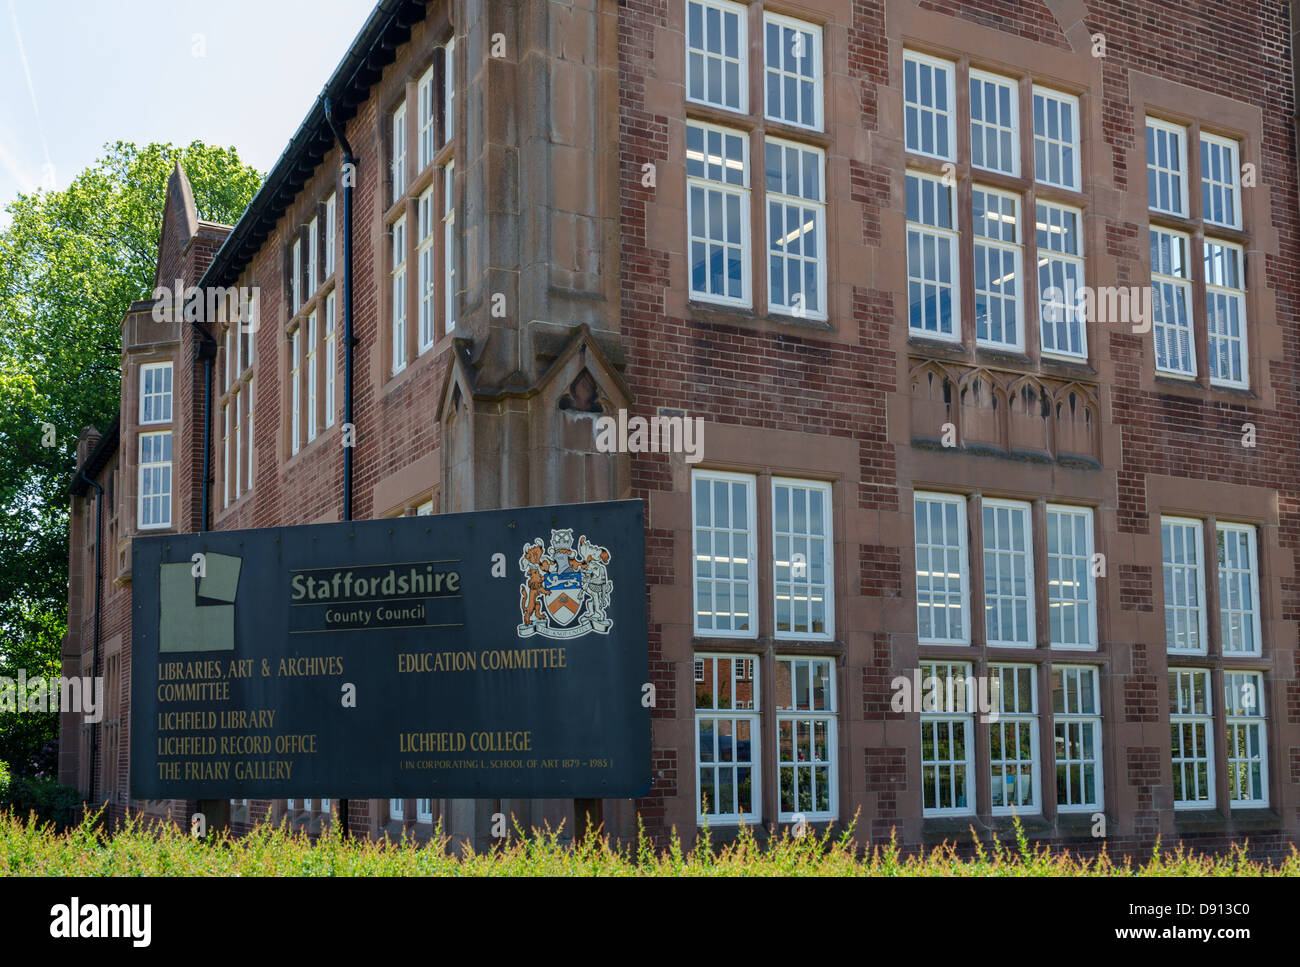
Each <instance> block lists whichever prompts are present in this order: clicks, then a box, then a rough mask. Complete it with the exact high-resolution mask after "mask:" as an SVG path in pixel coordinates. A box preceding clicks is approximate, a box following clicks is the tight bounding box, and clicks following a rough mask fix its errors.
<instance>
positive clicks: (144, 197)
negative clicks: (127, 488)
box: [0, 141, 261, 772]
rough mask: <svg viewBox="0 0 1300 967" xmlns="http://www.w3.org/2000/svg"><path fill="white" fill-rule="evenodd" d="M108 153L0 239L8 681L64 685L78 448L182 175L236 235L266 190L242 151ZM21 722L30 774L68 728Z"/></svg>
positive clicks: (13, 757) (112, 394) (112, 403)
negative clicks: (28, 678)
mask: <svg viewBox="0 0 1300 967" xmlns="http://www.w3.org/2000/svg"><path fill="white" fill-rule="evenodd" d="M105 151H106V153H105V155H104V157H103V158H101V159H100V160H99V161H98V162H96V163H95V164H94V165H92V166H91V167H89V168H87V169H86V170H85V171H83V172H81V174H79V175H78V176H77V177H76V179H75V180H73V182H72V183H71V184H70V185H68V187H67V188H66V189H64V190H62V191H38V192H36V193H34V194H31V195H19V196H18V198H17V199H16V200H15V201H13V202H12V203H10V204H9V205H8V206H7V211H8V213H9V215H10V217H11V222H10V224H9V226H8V228H6V229H4V230H3V231H0V675H9V676H12V675H13V674H14V673H15V671H16V669H18V668H26V669H27V670H28V674H29V675H32V674H39V673H43V672H48V671H54V673H55V674H57V670H58V664H59V649H60V642H61V639H62V636H63V632H64V629H65V626H66V619H67V592H68V510H69V506H70V505H69V496H68V492H67V487H68V484H69V482H70V479H71V477H70V474H71V472H72V470H73V469H74V462H75V455H76V440H77V436H78V434H79V433H80V432H81V430H82V429H83V428H85V427H87V426H95V427H98V428H99V429H100V430H101V431H102V430H103V429H105V428H106V427H107V425H108V424H109V423H110V422H111V421H112V419H113V417H114V415H116V413H117V410H118V400H119V398H120V392H121V386H120V375H121V374H120V365H121V329H120V326H121V322H122V318H123V316H124V315H125V314H126V310H127V308H128V307H129V306H130V305H131V303H132V302H134V301H136V300H138V299H146V298H149V297H150V295H151V293H152V291H153V281H154V272H155V270H156V266H157V248H158V236H159V232H160V230H161V226H162V213H163V203H164V201H165V199H166V193H167V179H168V177H169V176H170V175H171V172H172V169H173V167H174V166H175V164H176V162H178V161H179V162H180V164H181V167H182V168H183V169H184V170H185V173H186V175H187V176H188V178H189V180H190V184H191V186H192V188H193V192H194V204H195V207H196V208H197V210H198V215H199V218H201V219H205V220H208V221H213V222H221V223H225V224H234V223H235V221H237V220H238V218H239V216H240V215H241V214H242V213H243V211H244V209H245V208H246V207H247V205H248V203H249V201H251V200H252V197H253V195H254V194H255V193H256V191H257V189H258V187H259V186H260V185H261V175H259V174H258V172H257V171H256V170H254V169H252V168H250V167H248V166H247V165H245V164H243V163H242V162H241V161H240V160H239V156H238V154H237V152H236V151H235V150H234V149H233V148H219V147H209V146H208V145H205V144H203V143H202V142H198V141H196V142H194V143H193V144H191V145H189V146H188V147H181V148H178V147H175V146H173V145H170V144H149V145H145V146H143V147H140V146H137V145H135V144H131V143H128V142H121V141H119V142H117V143H115V144H112V145H109V146H107V147H106V149H105ZM168 284H170V283H168ZM51 429H52V431H53V433H52V436H53V445H52V446H50V445H48V444H49V443H50V442H51V432H50V431H51ZM18 718H19V717H18V716H15V715H13V714H9V713H3V714H0V760H6V761H9V762H10V763H11V765H12V766H13V768H14V770H15V772H23V771H27V769H28V768H29V766H30V762H28V761H23V759H24V757H27V758H30V754H31V752H33V751H34V750H35V749H38V748H40V747H41V746H42V745H44V744H46V742H47V741H48V740H50V739H53V737H54V735H55V733H56V724H55V723H56V717H55V716H41V717H40V721H39V722H35V721H22V722H20V721H18ZM28 718H32V719H35V718H36V717H35V716H29V717H28Z"/></svg>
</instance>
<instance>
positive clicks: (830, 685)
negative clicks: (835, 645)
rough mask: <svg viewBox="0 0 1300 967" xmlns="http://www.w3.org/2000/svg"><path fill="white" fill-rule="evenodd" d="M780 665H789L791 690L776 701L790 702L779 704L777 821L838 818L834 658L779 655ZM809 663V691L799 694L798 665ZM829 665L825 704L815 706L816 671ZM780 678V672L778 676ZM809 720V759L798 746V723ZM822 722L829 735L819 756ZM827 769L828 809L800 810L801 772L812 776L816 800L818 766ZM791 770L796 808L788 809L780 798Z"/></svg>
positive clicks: (825, 687) (777, 727)
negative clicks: (787, 753) (786, 744)
mask: <svg viewBox="0 0 1300 967" xmlns="http://www.w3.org/2000/svg"><path fill="white" fill-rule="evenodd" d="M776 662H777V665H778V667H779V666H780V665H781V664H782V663H786V664H789V666H790V694H789V695H788V696H777V701H780V700H781V699H782V698H785V699H786V700H787V702H788V704H787V706H786V707H785V708H784V709H783V708H781V706H780V705H777V706H776V758H777V767H776V775H777V821H778V822H782V823H788V822H794V821H796V820H797V819H799V818H802V819H803V820H805V821H806V822H810V823H813V822H826V821H831V820H835V819H837V818H838V816H839V808H838V803H839V776H838V775H837V773H838V771H839V770H838V768H837V763H838V761H839V747H838V745H837V738H838V737H837V735H836V724H837V723H836V718H837V709H836V689H835V659H834V658H829V657H816V656H778V657H777V659H776ZM800 665H803V666H806V667H807V669H808V682H807V685H808V688H807V694H805V695H804V696H802V697H801V696H800V695H799V694H798V693H799V688H798V675H797V674H796V669H797V668H798V667H799V666H800ZM822 667H824V668H826V669H827V670H828V671H827V684H826V685H825V686H824V688H823V695H824V696H825V701H824V704H825V707H824V708H820V709H819V708H817V707H816V690H815V687H814V682H813V674H814V673H815V672H816V671H817V670H818V669H820V668H822ZM777 677H778V680H779V675H778V676H777ZM787 724H788V725H789V727H790V731H791V735H790V740H791V747H792V748H793V749H795V757H794V758H793V759H786V758H784V756H783V752H782V738H781V729H782V726H784V725H787ZM801 724H806V725H807V726H808V733H807V734H808V741H809V746H810V757H809V758H808V759H801V758H799V752H800V751H802V750H801V749H799V748H798V746H799V732H800V729H799V726H800V725H801ZM818 724H820V725H821V726H822V727H823V728H824V730H825V737H826V758H824V759H819V758H817V725H818ZM818 769H823V770H825V774H826V779H825V788H826V790H827V795H826V804H827V808H826V809H808V810H801V809H799V808H797V807H798V804H799V791H800V787H801V783H800V778H801V776H804V775H806V776H810V777H811V778H810V780H805V781H809V782H810V784H811V786H812V796H813V799H812V802H813V804H814V805H815V804H816V802H817V793H818V792H819V791H820V788H819V786H818V782H817V770H818ZM787 770H788V771H790V772H791V785H792V788H793V790H794V797H795V799H794V805H795V807H796V808H794V809H786V808H785V806H786V804H785V803H783V802H781V796H782V789H783V785H782V783H781V778H782V776H784V775H785V773H786V772H787Z"/></svg>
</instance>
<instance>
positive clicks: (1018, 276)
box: [971, 185, 1025, 352]
mask: <svg viewBox="0 0 1300 967" xmlns="http://www.w3.org/2000/svg"><path fill="white" fill-rule="evenodd" d="M976 193H978V194H981V195H984V196H985V198H986V199H994V198H997V199H1001V200H1002V201H1003V202H1007V201H1009V202H1011V217H1012V219H1014V222H1013V224H1012V231H1013V233H1014V236H1015V237H1014V240H1013V241H1010V242H1008V241H1006V240H1005V239H1003V238H1000V237H991V236H989V235H984V234H981V233H980V231H979V225H980V223H981V222H988V221H989V220H990V215H989V214H988V208H987V207H986V208H985V212H986V214H985V215H984V217H983V218H981V219H976V218H975V216H974V204H975V202H974V195H975V194H976ZM971 195H972V199H971V227H972V236H973V238H974V245H973V249H974V255H975V265H976V268H977V269H978V265H979V261H980V258H981V254H982V253H981V249H983V250H985V252H999V253H1001V255H1002V258H999V259H998V262H999V266H998V271H999V272H1002V264H1001V263H1003V262H1005V259H1006V256H1008V255H1009V256H1010V257H1011V277H1010V280H1009V281H1010V282H1011V283H1012V285H1013V286H1014V288H1015V294H1014V296H1011V295H1008V294H1007V293H1006V292H1004V291H995V290H994V289H993V288H992V287H993V286H994V285H1002V284H1004V283H1006V282H1007V281H1008V278H1007V276H1006V275H999V277H998V278H997V279H996V280H990V279H989V263H988V259H987V258H985V262H984V272H985V285H984V287H983V288H981V287H980V285H979V281H978V280H979V275H978V274H977V273H976V274H974V277H973V278H972V279H971V287H972V288H973V289H974V290H975V306H976V309H975V342H976V345H979V346H986V347H988V348H990V349H1002V350H1009V351H1011V352H1024V350H1025V279H1024V274H1025V270H1024V261H1025V246H1024V234H1023V232H1022V230H1021V225H1022V221H1023V219H1022V216H1021V206H1020V196H1019V195H1017V194H1015V193H1014V192H1009V191H999V190H998V189H996V188H988V187H985V186H983V185H976V186H975V187H974V188H973V189H972V192H971ZM993 215H994V216H995V217H993V218H992V220H993V221H997V222H1000V223H1002V224H1005V223H1006V218H1007V216H1006V213H1005V211H1004V210H1002V206H1001V205H999V210H998V211H997V212H995V213H993ZM981 297H983V298H986V299H989V300H993V299H997V300H1000V301H1002V303H1003V305H1004V308H1005V303H1006V301H1007V300H1008V299H1013V300H1014V305H1015V312H1014V322H1015V327H1016V338H1015V339H1013V340H1008V339H1005V338H1003V339H994V338H992V337H991V336H988V335H986V336H983V337H981V336H980V335H979V330H980V316H979V303H980V299H981ZM1006 328H1007V321H1006V318H1005V315H1004V317H1003V320H1002V334H1003V336H1005V335H1006ZM987 329H988V332H990V333H991V332H992V322H991V321H990V322H989V323H987Z"/></svg>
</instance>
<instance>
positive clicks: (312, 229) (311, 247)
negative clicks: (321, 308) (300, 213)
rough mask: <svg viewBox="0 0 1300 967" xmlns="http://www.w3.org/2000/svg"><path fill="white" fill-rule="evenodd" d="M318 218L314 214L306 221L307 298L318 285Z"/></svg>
mask: <svg viewBox="0 0 1300 967" xmlns="http://www.w3.org/2000/svg"><path fill="white" fill-rule="evenodd" d="M319 231H320V219H319V218H317V217H316V216H313V217H312V220H311V221H310V222H308V223H307V298H309V299H310V298H311V297H312V295H313V294H314V293H315V292H316V287H317V286H319V285H320V279H319V278H318V276H317V271H316V270H317V268H318V267H319V265H320V237H319V235H317V233H318V232H319Z"/></svg>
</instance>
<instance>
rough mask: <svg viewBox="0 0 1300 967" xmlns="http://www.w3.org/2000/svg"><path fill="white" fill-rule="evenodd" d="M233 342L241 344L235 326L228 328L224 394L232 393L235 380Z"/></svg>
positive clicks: (223, 381) (223, 382)
mask: <svg viewBox="0 0 1300 967" xmlns="http://www.w3.org/2000/svg"><path fill="white" fill-rule="evenodd" d="M232 342H233V343H236V344H237V343H238V342H239V340H238V338H237V336H236V333H235V326H234V325H233V324H231V325H228V326H226V354H225V356H223V357H222V358H223V359H224V360H225V365H224V366H223V367H222V368H223V369H224V370H225V376H224V378H223V379H222V381H221V391H222V392H223V393H226V392H229V391H230V384H231V383H232V382H233V381H234V379H235V372H234V369H235V367H234V366H232V365H231V362H230V361H231V360H232V359H234V358H235V357H234V355H233V353H234V350H233V349H232V348H231V344H232ZM143 419H144V416H143V414H141V420H143Z"/></svg>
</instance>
